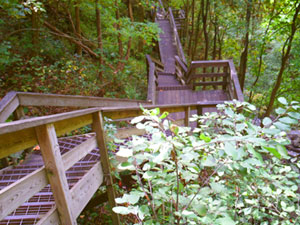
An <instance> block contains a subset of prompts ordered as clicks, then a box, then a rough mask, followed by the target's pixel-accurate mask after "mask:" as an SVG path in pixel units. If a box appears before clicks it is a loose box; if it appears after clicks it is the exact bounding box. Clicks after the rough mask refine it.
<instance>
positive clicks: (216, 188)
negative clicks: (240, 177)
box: [209, 182, 226, 193]
mask: <svg viewBox="0 0 300 225" xmlns="http://www.w3.org/2000/svg"><path fill="white" fill-rule="evenodd" d="M209 185H210V187H211V189H212V190H213V191H214V192H216V193H221V192H223V191H225V190H226V188H225V187H224V185H223V184H219V183H215V182H213V183H210V184H209Z"/></svg>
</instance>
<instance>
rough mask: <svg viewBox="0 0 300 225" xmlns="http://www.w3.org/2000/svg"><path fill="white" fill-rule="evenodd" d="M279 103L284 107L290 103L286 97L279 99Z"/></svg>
mask: <svg viewBox="0 0 300 225" xmlns="http://www.w3.org/2000/svg"><path fill="white" fill-rule="evenodd" d="M278 101H279V102H280V103H281V104H283V105H288V102H287V100H286V99H285V98H284V97H280V98H278Z"/></svg>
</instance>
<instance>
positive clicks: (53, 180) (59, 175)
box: [35, 124, 77, 225]
mask: <svg viewBox="0 0 300 225" xmlns="http://www.w3.org/2000/svg"><path fill="white" fill-rule="evenodd" d="M35 131H36V135H37V139H38V143H39V145H40V148H41V152H42V156H43V160H44V163H45V168H46V171H47V176H48V179H49V182H50V185H51V189H52V192H53V196H54V199H55V204H56V207H57V210H58V212H59V217H60V222H61V224H68V225H69V224H70V225H76V224H77V222H76V218H74V216H73V213H72V208H71V203H72V198H71V194H70V189H69V186H68V182H67V177H66V173H65V169H64V165H63V161H62V157H61V154H60V149H59V145H58V141H57V137H56V132H55V127H54V125H53V124H47V125H42V126H39V127H37V128H36V129H35Z"/></svg>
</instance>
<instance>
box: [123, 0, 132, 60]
mask: <svg viewBox="0 0 300 225" xmlns="http://www.w3.org/2000/svg"><path fill="white" fill-rule="evenodd" d="M131 1H132V0H128V16H129V18H130V21H131V22H132V23H133V22H134V19H133V11H132V2H131ZM131 44H132V38H131V37H129V40H128V42H127V52H126V55H125V60H126V61H127V60H128V59H129V57H130V50H131Z"/></svg>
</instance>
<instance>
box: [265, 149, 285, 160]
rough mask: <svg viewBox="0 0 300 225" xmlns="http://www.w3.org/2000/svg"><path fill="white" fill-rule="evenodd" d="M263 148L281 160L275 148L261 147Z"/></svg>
mask: <svg viewBox="0 0 300 225" xmlns="http://www.w3.org/2000/svg"><path fill="white" fill-rule="evenodd" d="M263 148H264V149H266V150H267V151H269V152H270V153H272V154H273V155H274V156H275V157H276V158H278V159H281V155H280V153H279V152H278V151H277V150H276V149H275V148H271V147H267V146H263Z"/></svg>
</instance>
